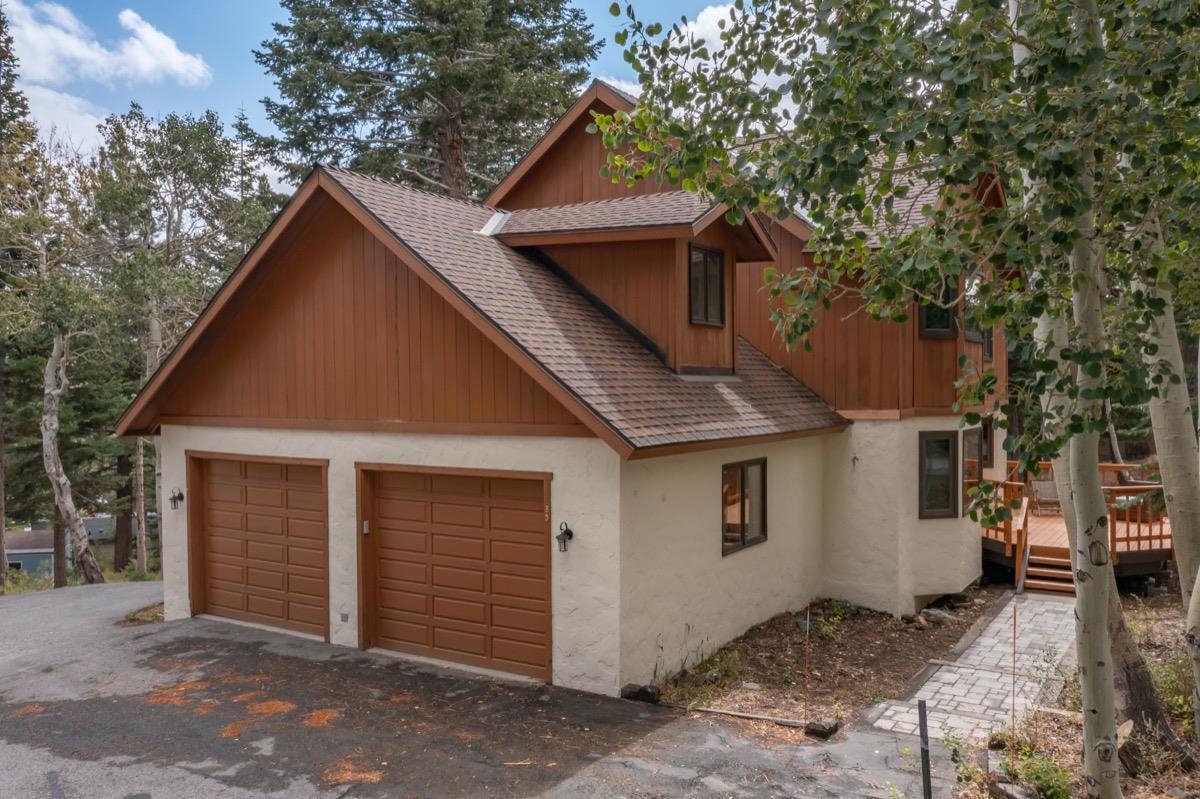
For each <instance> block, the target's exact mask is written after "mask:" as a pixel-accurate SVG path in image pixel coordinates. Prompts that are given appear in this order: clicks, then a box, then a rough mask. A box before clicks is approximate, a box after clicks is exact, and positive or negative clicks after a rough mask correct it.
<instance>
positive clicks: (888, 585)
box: [821, 416, 980, 614]
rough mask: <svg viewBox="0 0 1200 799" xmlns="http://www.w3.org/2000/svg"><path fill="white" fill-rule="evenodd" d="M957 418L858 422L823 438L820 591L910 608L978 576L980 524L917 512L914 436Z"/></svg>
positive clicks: (954, 425)
mask: <svg viewBox="0 0 1200 799" xmlns="http://www.w3.org/2000/svg"><path fill="white" fill-rule="evenodd" d="M959 423H960V422H959V418H958V417H957V416H947V417H918V418H911V419H903V420H899V421H895V420H890V421H869V420H859V421H856V422H855V423H854V424H853V425H851V426H850V427H849V428H848V429H847V430H846V432H845V433H843V434H841V435H840V436H836V437H831V438H830V439H829V446H828V451H827V458H826V464H825V472H824V475H825V489H826V502H825V517H824V525H823V529H822V547H821V557H822V561H823V569H822V575H823V583H822V589H821V590H822V593H823V594H824V595H826V596H832V597H839V598H842V599H847V600H849V601H851V602H854V603H855V604H858V605H863V606H865V607H869V608H874V609H876V610H883V611H887V612H889V613H895V614H901V613H911V612H913V611H914V610H916V609H917V607H919V605H920V604H921V603H922V601H921V598H923V597H931V596H936V595H939V594H944V593H952V592H955V591H960V590H962V589H963V588H964V587H966V586H967V585H969V584H970V583H971V582H972V581H973V580H975V579H976V578H977V577H978V576H979V572H980V557H979V548H980V540H979V528H978V525H977V524H976V523H975V522H973V521H971V519H970V517H966V516H964V517H962V518H958V519H919V518H918V517H917V478H918V475H917V441H918V435H917V434H918V433H919V432H920V431H922V430H955V431H958V430H959ZM960 436H961V433H960ZM960 452H961V441H960ZM959 468H960V469H961V463H960V464H959ZM959 477H960V480H961V474H960V475H959Z"/></svg>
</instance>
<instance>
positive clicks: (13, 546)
mask: <svg viewBox="0 0 1200 799" xmlns="http://www.w3.org/2000/svg"><path fill="white" fill-rule="evenodd" d="M4 546H5V548H6V549H8V550H11V551H16V550H19V549H33V550H43V549H44V550H46V551H50V550H52V549H54V531H53V530H9V531H8V532H6V533H5V534H4Z"/></svg>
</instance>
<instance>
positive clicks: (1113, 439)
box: [1104, 400, 1125, 463]
mask: <svg viewBox="0 0 1200 799" xmlns="http://www.w3.org/2000/svg"><path fill="white" fill-rule="evenodd" d="M1104 418H1105V420H1106V421H1107V422H1108V448H1109V449H1111V450H1112V457H1113V462H1114V463H1125V458H1124V457H1123V456H1122V455H1121V439H1120V438H1118V437H1117V426H1116V425H1115V424H1114V423H1113V410H1112V400H1105V401H1104Z"/></svg>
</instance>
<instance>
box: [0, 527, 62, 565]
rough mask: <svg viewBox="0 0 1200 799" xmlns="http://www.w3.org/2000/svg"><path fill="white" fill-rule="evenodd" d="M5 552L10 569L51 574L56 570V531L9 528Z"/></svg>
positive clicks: (5, 538)
mask: <svg viewBox="0 0 1200 799" xmlns="http://www.w3.org/2000/svg"><path fill="white" fill-rule="evenodd" d="M4 553H5V555H7V556H8V568H10V569H19V570H21V571H23V572H25V573H27V574H38V573H44V574H50V573H51V572H52V571H54V531H53V530H50V529H37V528H35V529H32V530H9V531H8V532H6V533H5V534H4Z"/></svg>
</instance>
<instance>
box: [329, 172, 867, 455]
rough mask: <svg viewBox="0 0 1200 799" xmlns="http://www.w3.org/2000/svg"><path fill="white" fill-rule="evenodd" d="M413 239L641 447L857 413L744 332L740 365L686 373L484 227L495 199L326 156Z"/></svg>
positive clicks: (796, 426)
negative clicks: (703, 374)
mask: <svg viewBox="0 0 1200 799" xmlns="http://www.w3.org/2000/svg"><path fill="white" fill-rule="evenodd" d="M323 169H325V171H326V174H328V175H329V176H330V177H331V178H332V179H333V180H334V181H336V182H337V183H338V184H339V185H340V186H342V187H343V188H344V189H345V190H346V191H347V192H348V193H349V194H350V195H352V196H353V197H354V198H355V199H356V200H357V201H358V202H359V203H360V204H361V205H362V206H363V208H364V209H365V210H366V211H368V212H369V213H370V214H372V215H373V216H374V217H375V218H376V219H378V220H379V222H380V223H381V224H382V225H383V226H384V227H385V228H387V229H388V230H389V231H390V232H391V233H392V234H393V235H394V236H395V237H396V238H397V239H398V240H399V241H400V242H401V243H402V244H403V245H404V246H405V247H407V248H408V249H409V250H411V251H412V252H413V253H414V254H415V255H416V256H417V257H418V258H420V259H421V260H422V261H423V262H424V263H425V264H427V265H428V266H429V268H430V269H432V270H433V272H435V273H436V274H437V275H438V276H439V277H441V279H443V280H444V281H445V282H446V283H447V284H448V285H449V286H450V287H451V288H452V289H453V290H454V291H455V292H456V293H457V294H458V295H459V296H460V297H462V298H463V299H464V300H465V301H466V302H467V303H469V304H470V305H472V306H473V307H474V308H476V309H477V310H478V311H480V312H481V313H482V314H483V315H484V316H485V317H487V318H488V319H489V320H490V321H491V322H492V324H494V325H495V326H496V328H498V329H499V330H500V332H501V333H502V334H503V335H505V336H506V337H508V338H509V339H510V340H511V341H513V342H514V343H515V344H517V345H518V346H519V347H521V349H523V350H524V351H525V352H526V353H528V354H529V355H530V356H531V357H532V358H533V359H534V360H535V361H536V362H537V363H538V364H540V365H541V367H542V368H543V369H545V370H546V372H547V373H548V374H549V375H550V376H551V377H553V378H554V379H555V380H556V381H557V382H558V383H559V384H560V385H562V386H563V387H564V388H565V389H566V390H567V391H569V392H570V393H571V394H572V395H574V396H575V397H577V398H578V399H579V400H580V401H581V402H582V403H583V404H584V405H585V406H586V407H588V408H589V409H590V410H591V411H592V412H593V413H594V414H595V415H596V416H597V417H598V418H599V419H601V420H602V421H603V422H604V423H605V424H606V425H607V426H608V427H609V428H610V429H611V430H613V431H615V432H616V433H617V434H618V435H619V436H620V437H621V438H622V439H624V440H625V441H626V442H627V443H628V444H629V445H630V446H632V447H633V448H635V449H640V448H645V447H655V446H663V445H669V444H686V443H700V442H707V441H718V440H721V439H728V438H742V437H748V436H761V435H776V434H789V433H792V434H794V433H803V432H808V431H818V430H830V429H836V428H840V427H842V426H844V425H845V424H846V420H845V419H844V418H843V417H841V416H840V415H838V414H837V413H836V412H835V411H834V410H833V409H832V408H830V407H829V406H828V405H826V404H825V402H824V401H822V400H821V399H820V397H818V396H817V395H816V394H815V393H813V391H812V390H811V389H809V388H808V387H807V386H805V385H804V384H803V383H801V382H800V381H798V380H796V379H795V378H793V377H792V376H791V375H789V374H788V373H787V372H785V371H784V370H783V369H781V368H779V367H777V366H776V365H775V364H773V363H772V362H771V361H770V360H769V359H768V358H766V356H764V355H763V354H762V353H760V352H759V351H758V350H756V349H755V348H754V347H752V346H751V345H750V344H749V343H747V342H746V341H744V340H741V339H739V340H738V342H737V357H738V375H737V378H736V379H731V380H724V381H711V380H696V379H688V378H685V377H681V376H679V375H677V374H676V373H675V372H673V371H672V370H671V369H669V368H667V366H666V365H665V364H663V362H662V361H660V360H659V359H658V358H657V357H655V356H654V354H653V353H651V352H650V351H649V350H648V349H646V348H645V347H644V346H642V344H640V343H639V342H638V341H637V340H636V339H634V338H633V336H631V335H630V334H629V333H628V332H626V331H625V330H624V329H622V328H621V327H620V325H618V324H617V323H616V322H615V321H614V320H612V319H611V318H609V317H608V316H606V315H605V314H604V313H602V312H601V311H600V310H599V309H598V308H597V307H596V306H594V305H593V304H592V303H591V302H590V301H589V300H588V299H587V298H585V297H584V296H583V295H582V294H580V293H579V292H577V291H575V290H574V289H572V288H571V287H570V286H568V285H567V283H566V282H564V281H563V280H562V279H561V278H559V277H558V276H557V275H556V274H554V273H553V272H552V271H551V270H550V269H548V268H546V267H545V266H543V265H541V264H538V263H536V262H535V261H533V260H532V259H530V258H527V257H526V256H524V255H522V254H521V253H520V252H518V251H517V250H515V249H512V248H510V247H508V246H506V245H505V244H504V243H503V242H501V241H499V240H498V239H496V238H494V237H491V236H486V235H483V234H481V233H480V232H479V231H480V229H481V228H483V227H484V225H485V224H486V223H487V222H488V220H489V219H491V218H492V216H493V213H494V211H493V210H492V209H490V208H486V207H484V206H482V205H478V204H476V203H471V202H464V201H459V200H453V199H450V198H447V197H442V196H439V195H434V194H429V193H426V192H423V191H419V190H416V189H411V188H407V187H403V186H399V185H396V184H392V183H388V182H386V181H383V180H379V179H376V178H371V177H366V176H363V175H359V174H357V173H354V172H348V171H344V170H340V169H331V168H325V167H323Z"/></svg>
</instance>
